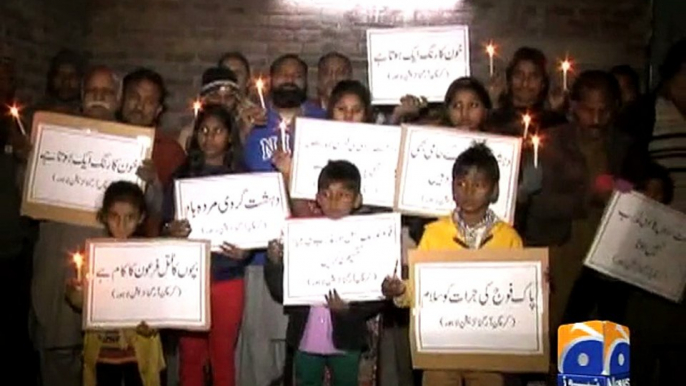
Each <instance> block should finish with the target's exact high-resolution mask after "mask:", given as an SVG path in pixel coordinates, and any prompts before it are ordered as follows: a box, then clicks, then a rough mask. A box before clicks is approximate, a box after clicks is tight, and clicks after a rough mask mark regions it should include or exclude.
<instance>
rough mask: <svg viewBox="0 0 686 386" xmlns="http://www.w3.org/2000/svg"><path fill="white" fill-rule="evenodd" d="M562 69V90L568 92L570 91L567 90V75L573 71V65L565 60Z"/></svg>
mask: <svg viewBox="0 0 686 386" xmlns="http://www.w3.org/2000/svg"><path fill="white" fill-rule="evenodd" d="M560 68H561V69H562V89H563V90H564V91H567V90H569V89H568V88H567V73H568V72H569V70H571V69H572V63H571V62H570V61H569V59H565V60H564V61H563V62H562V64H561V65H560Z"/></svg>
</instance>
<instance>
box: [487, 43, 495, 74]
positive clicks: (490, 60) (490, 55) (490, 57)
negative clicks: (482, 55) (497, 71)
mask: <svg viewBox="0 0 686 386" xmlns="http://www.w3.org/2000/svg"><path fill="white" fill-rule="evenodd" d="M486 53H487V54H488V69H489V72H490V74H491V78H492V77H493V55H495V46H494V45H493V43H492V42H491V43H488V45H487V46H486Z"/></svg>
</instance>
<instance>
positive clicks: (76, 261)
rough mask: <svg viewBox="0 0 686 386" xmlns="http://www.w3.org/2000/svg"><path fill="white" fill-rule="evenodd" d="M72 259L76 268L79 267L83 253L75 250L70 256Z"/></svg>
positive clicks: (81, 264) (81, 263)
mask: <svg viewBox="0 0 686 386" xmlns="http://www.w3.org/2000/svg"><path fill="white" fill-rule="evenodd" d="M72 260H73V261H74V264H75V265H76V268H77V269H81V267H82V266H83V255H82V254H80V253H78V252H77V253H75V254H74V255H73V256H72Z"/></svg>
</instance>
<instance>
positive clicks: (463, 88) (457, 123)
mask: <svg viewBox="0 0 686 386" xmlns="http://www.w3.org/2000/svg"><path fill="white" fill-rule="evenodd" d="M491 107H493V105H492V104H491V98H490V97H489V95H488V91H486V88H485V87H484V85H483V84H482V83H481V82H479V80H478V79H476V78H470V77H463V78H459V79H456V80H455V81H453V83H451V84H450V87H448V91H447V92H446V93H445V101H444V103H443V108H444V113H443V114H444V117H443V122H442V123H443V125H445V126H446V127H457V128H463V129H464V128H466V129H467V130H469V131H484V125H485V123H486V117H487V116H488V112H489V111H490V110H491Z"/></svg>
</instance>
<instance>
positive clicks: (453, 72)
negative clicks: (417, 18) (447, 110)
mask: <svg viewBox="0 0 686 386" xmlns="http://www.w3.org/2000/svg"><path fill="white" fill-rule="evenodd" d="M367 61H368V62H367V64H368V66H369V71H368V73H369V89H370V90H371V93H372V103H374V104H387V105H396V104H398V103H399V102H400V98H402V97H403V96H405V95H408V94H411V95H416V96H424V97H426V98H427V99H428V100H429V101H430V102H443V98H445V92H446V91H447V90H448V86H450V83H451V82H452V81H453V80H455V79H457V78H460V77H463V76H469V74H470V70H469V28H468V27H467V26H466V25H453V26H445V27H418V28H393V29H369V30H367Z"/></svg>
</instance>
